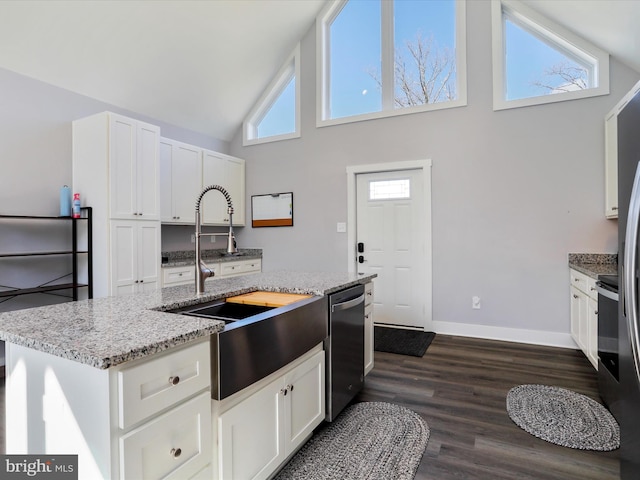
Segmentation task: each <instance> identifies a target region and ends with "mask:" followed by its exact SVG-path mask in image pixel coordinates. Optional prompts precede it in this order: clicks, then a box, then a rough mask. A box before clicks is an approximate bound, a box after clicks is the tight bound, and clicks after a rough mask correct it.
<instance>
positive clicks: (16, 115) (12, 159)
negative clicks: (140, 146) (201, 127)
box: [0, 68, 229, 215]
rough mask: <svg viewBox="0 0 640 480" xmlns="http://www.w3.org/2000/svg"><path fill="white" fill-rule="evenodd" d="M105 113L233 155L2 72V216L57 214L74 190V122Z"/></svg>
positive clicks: (202, 138) (214, 143) (210, 141)
mask: <svg viewBox="0 0 640 480" xmlns="http://www.w3.org/2000/svg"><path fill="white" fill-rule="evenodd" d="M105 110H109V111H112V112H116V113H121V114H123V115H127V116H129V117H132V118H136V119H139V120H142V121H146V122H149V123H152V124H154V125H158V126H160V127H161V129H162V135H163V136H166V137H169V138H173V139H175V140H181V141H183V142H187V143H192V144H196V145H200V146H202V147H206V148H210V149H212V150H215V151H218V152H222V153H228V149H229V145H228V143H227V142H222V141H219V140H216V139H214V138H212V137H208V136H206V135H202V134H198V133H195V132H191V131H188V130H185V129H183V128H180V127H177V126H173V125H169V124H166V123H164V122H161V121H158V120H156V119H152V118H149V117H145V116H144V115H140V114H137V113H134V112H129V111H127V110H123V109H121V108H118V107H116V106H113V105H109V104H106V103H102V102H99V101H97V100H94V99H91V98H88V97H85V96H82V95H78V94H75V93H72V92H70V91H68V90H64V89H61V88H58V87H54V86H52V85H48V84H46V83H43V82H40V81H38V80H34V79H31V78H28V77H25V76H23V75H19V74H16V73H14V72H11V71H9V70H6V69H1V68H0V132H1V134H0V164H1V165H2V175H1V176H0V205H2V206H1V207H0V211H1V212H2V213H7V214H27V215H46V214H56V215H57V214H58V213H59V203H58V202H59V201H58V198H59V189H60V187H61V186H62V185H64V184H67V185H71V122H72V121H73V120H75V119H78V118H82V117H86V116H88V115H93V114H94V113H98V112H103V111H105Z"/></svg>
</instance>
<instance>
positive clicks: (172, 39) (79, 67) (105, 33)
mask: <svg viewBox="0 0 640 480" xmlns="http://www.w3.org/2000/svg"><path fill="white" fill-rule="evenodd" d="M323 5H324V0H304V1H290V0H268V1H260V0H215V1H211V0H208V1H175V0H163V1H154V0H142V1H138V0H128V1H112V0H109V1H107V0H102V1H77V0H72V1H4V0H3V1H0V66H1V67H3V68H6V69H8V70H11V71H14V72H17V73H20V74H23V75H26V76H28V77H32V78H35V79H38V80H42V81H44V82H47V83H50V84H53V85H56V86H58V87H62V88H65V89H67V90H71V91H74V92H77V93H80V94H83V95H87V96H89V97H92V98H95V99H98V100H101V101H104V102H107V103H110V104H112V105H116V106H118V107H121V108H125V109H127V110H131V111H134V112H139V113H141V114H144V115H148V116H150V117H153V118H156V119H158V120H161V121H164V122H167V123H170V124H173V125H178V126H180V127H183V128H187V129H190V130H193V131H196V132H200V133H204V134H207V135H211V136H213V137H216V138H218V139H221V140H229V139H230V138H231V137H232V136H233V134H234V133H235V131H236V130H237V128H238V127H239V125H240V124H241V123H242V120H243V118H244V116H245V114H246V113H247V112H248V111H249V109H250V108H251V107H252V106H253V103H254V102H255V101H256V100H257V98H258V97H259V96H260V94H261V93H262V91H263V90H264V88H265V87H266V85H267V84H268V83H269V82H270V81H271V79H272V77H273V76H274V75H275V73H276V72H277V71H278V70H279V68H280V67H281V66H282V63H283V62H284V61H285V60H286V58H287V57H288V56H289V54H290V53H291V52H292V51H293V49H294V47H295V46H296V44H297V42H298V41H299V40H300V39H301V38H302V36H303V35H304V34H305V33H306V32H307V31H308V29H309V28H310V27H311V26H312V24H313V22H314V20H315V17H316V15H317V13H318V11H319V10H320V8H322V6H323Z"/></svg>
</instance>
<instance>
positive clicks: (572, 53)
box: [492, 0, 609, 110]
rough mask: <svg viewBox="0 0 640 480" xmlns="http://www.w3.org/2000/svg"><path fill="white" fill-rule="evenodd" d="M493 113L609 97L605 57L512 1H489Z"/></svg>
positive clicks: (606, 56)
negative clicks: (543, 104)
mask: <svg viewBox="0 0 640 480" xmlns="http://www.w3.org/2000/svg"><path fill="white" fill-rule="evenodd" d="M492 16H493V20H492V28H493V69H494V71H493V81H494V98H493V104H494V110H501V109H505V108H514V107H522V106H527V105H536V104H540V103H550V102H559V101H563V100H572V99H576V98H584V97H591V96H596V95H606V94H607V93H609V56H608V55H607V54H606V53H605V52H603V51H602V50H600V49H599V48H597V47H595V46H594V45H591V44H590V43H588V42H587V41H586V40H584V39H582V38H579V37H577V36H576V35H574V34H572V33H571V32H569V31H567V30H565V29H564V28H562V27H561V26H560V25H557V24H555V23H554V22H551V21H550V20H548V19H546V18H544V17H543V16H541V15H539V14H538V13H536V12H534V11H533V10H531V9H529V8H528V7H526V6H525V5H523V4H521V3H520V2H517V1H512V0H502V1H501V0H493V3H492Z"/></svg>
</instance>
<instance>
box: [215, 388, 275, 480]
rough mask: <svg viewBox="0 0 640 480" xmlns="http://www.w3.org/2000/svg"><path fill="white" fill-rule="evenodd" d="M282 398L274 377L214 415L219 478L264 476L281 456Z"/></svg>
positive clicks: (236, 478) (272, 468)
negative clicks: (216, 432)
mask: <svg viewBox="0 0 640 480" xmlns="http://www.w3.org/2000/svg"><path fill="white" fill-rule="evenodd" d="M283 402H284V395H283V393H282V379H281V378H278V379H276V380H275V381H273V382H271V383H270V384H268V385H266V386H265V387H264V388H262V389H261V390H259V391H257V392H256V393H254V394H253V395H252V396H250V397H249V398H247V399H246V400H244V401H243V402H242V403H240V404H238V405H236V406H234V407H232V408H231V409H229V410H227V411H226V412H224V413H223V414H221V415H220V417H218V449H219V455H218V459H219V466H218V467H219V477H220V478H223V479H231V478H232V479H234V480H244V479H262V478H268V477H269V475H270V474H271V473H272V472H273V470H274V469H275V468H277V467H278V465H279V464H280V463H281V462H282V460H284V458H285V452H284V445H283V438H282V434H281V431H282V429H281V427H280V421H281V417H282V411H283Z"/></svg>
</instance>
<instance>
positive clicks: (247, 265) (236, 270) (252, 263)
mask: <svg viewBox="0 0 640 480" xmlns="http://www.w3.org/2000/svg"><path fill="white" fill-rule="evenodd" d="M261 270H262V260H260V259H257V260H240V261H236V262H221V263H220V276H221V277H235V276H238V275H247V274H248V273H257V272H259V271H261Z"/></svg>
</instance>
